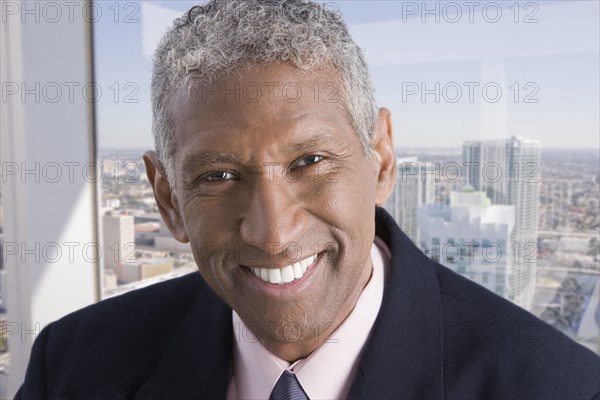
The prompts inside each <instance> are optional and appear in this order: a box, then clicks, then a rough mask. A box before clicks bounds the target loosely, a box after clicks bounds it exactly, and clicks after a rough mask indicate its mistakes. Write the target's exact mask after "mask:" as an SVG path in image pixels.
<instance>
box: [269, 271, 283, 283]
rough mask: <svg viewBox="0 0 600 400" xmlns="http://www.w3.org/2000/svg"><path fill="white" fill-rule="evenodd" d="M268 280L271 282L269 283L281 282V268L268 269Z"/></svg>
mask: <svg viewBox="0 0 600 400" xmlns="http://www.w3.org/2000/svg"><path fill="white" fill-rule="evenodd" d="M269 282H271V283H281V270H279V269H270V270H269Z"/></svg>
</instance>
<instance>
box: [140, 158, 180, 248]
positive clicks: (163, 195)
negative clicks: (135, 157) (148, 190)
mask: <svg viewBox="0 0 600 400" xmlns="http://www.w3.org/2000/svg"><path fill="white" fill-rule="evenodd" d="M144 164H146V174H147V175H148V181H149V182H150V185H151V186H152V190H153V191H154V199H155V200H156V205H157V206H158V210H159V211H160V215H161V216H162V218H163V221H165V224H166V225H167V228H169V231H170V232H171V235H173V237H174V238H175V239H177V240H178V241H180V242H182V243H187V242H189V241H190V240H189V238H188V235H187V232H186V230H185V224H184V223H183V218H182V217H181V212H180V210H179V201H178V200H177V195H176V194H175V192H174V191H171V186H170V185H169V182H168V181H167V178H166V176H167V175H166V174H165V171H164V169H163V167H162V164H161V163H160V161H159V160H158V156H157V155H156V152H154V151H150V150H149V151H147V152H145V153H144Z"/></svg>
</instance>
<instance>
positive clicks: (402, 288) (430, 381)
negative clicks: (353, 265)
mask: <svg viewBox="0 0 600 400" xmlns="http://www.w3.org/2000/svg"><path fill="white" fill-rule="evenodd" d="M376 235H377V236H379V237H380V238H382V239H383V240H384V241H385V242H386V243H387V244H388V246H389V248H390V250H391V253H392V259H391V263H390V264H391V265H390V274H389V279H388V280H387V282H386V288H385V291H384V294H383V301H382V305H381V309H380V311H379V315H378V317H377V320H376V321H375V324H374V326H373V330H372V331H371V337H370V339H369V342H368V343H367V346H366V348H365V351H364V355H363V358H362V360H361V362H360V367H359V371H358V373H357V376H356V377H355V379H354V382H353V384H352V388H351V390H350V394H349V396H348V397H349V398H365V399H366V398H371V399H383V398H396V399H442V398H443V384H442V382H443V380H442V378H443V376H442V365H443V358H442V354H443V347H442V346H443V331H442V327H443V321H442V306H441V295H440V289H439V286H438V281H437V277H436V274H435V270H434V267H433V262H432V261H430V260H429V259H428V258H427V257H426V256H425V255H424V254H423V253H422V252H421V251H420V250H419V249H418V248H417V247H416V246H415V245H414V244H413V243H412V242H411V240H410V239H409V238H408V237H407V236H406V235H405V234H404V233H403V232H402V231H401V230H400V229H399V228H398V226H397V224H396V222H395V221H394V220H393V218H392V217H391V216H390V215H389V214H388V213H387V212H386V211H385V210H383V209H382V208H377V210H376Z"/></svg>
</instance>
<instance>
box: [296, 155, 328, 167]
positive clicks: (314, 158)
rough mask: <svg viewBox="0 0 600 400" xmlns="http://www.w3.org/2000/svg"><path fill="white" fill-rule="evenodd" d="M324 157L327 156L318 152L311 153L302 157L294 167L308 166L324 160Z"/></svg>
mask: <svg viewBox="0 0 600 400" xmlns="http://www.w3.org/2000/svg"><path fill="white" fill-rule="evenodd" d="M324 158H325V157H323V156H320V155H317V154H311V155H310V156H306V157H302V158H301V159H299V160H298V162H297V163H296V165H295V166H294V167H307V166H309V165H312V164H316V163H318V162H319V161H323V159H324Z"/></svg>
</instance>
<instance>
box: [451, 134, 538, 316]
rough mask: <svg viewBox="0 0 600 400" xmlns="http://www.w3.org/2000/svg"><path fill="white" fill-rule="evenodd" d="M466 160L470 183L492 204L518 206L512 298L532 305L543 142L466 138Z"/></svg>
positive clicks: (513, 232) (464, 160)
mask: <svg viewBox="0 0 600 400" xmlns="http://www.w3.org/2000/svg"><path fill="white" fill-rule="evenodd" d="M463 163H464V166H465V171H466V177H467V178H468V182H469V184H471V185H472V186H473V187H474V188H475V189H476V190H481V191H485V192H486V193H487V195H488V197H489V198H490V200H491V202H492V204H498V205H502V204H504V205H513V206H514V207H515V223H514V228H513V231H512V234H511V244H510V248H511V250H512V252H513V255H514V257H513V258H514V262H515V268H514V269H513V274H511V276H510V287H511V291H510V293H509V295H508V299H509V300H511V301H513V302H514V303H516V304H519V305H520V306H522V307H523V308H526V309H528V308H529V307H530V305H531V300H532V298H533V292H534V289H535V265H536V262H537V226H538V214H539V211H538V203H539V167H540V142H539V141H537V140H531V139H527V138H524V137H520V136H512V137H511V138H509V139H506V140H486V141H470V142H465V143H464V144H463Z"/></svg>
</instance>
